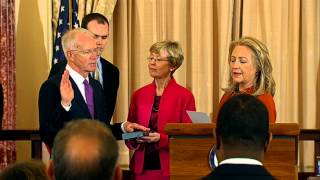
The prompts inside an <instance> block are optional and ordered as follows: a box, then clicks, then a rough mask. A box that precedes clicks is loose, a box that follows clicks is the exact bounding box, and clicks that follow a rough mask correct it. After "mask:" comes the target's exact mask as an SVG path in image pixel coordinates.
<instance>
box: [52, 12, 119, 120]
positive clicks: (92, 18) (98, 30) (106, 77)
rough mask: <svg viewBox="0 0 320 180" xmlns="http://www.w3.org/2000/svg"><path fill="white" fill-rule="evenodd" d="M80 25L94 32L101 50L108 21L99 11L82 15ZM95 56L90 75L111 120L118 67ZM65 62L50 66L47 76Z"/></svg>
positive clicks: (60, 68) (103, 46)
mask: <svg viewBox="0 0 320 180" xmlns="http://www.w3.org/2000/svg"><path fill="white" fill-rule="evenodd" d="M81 27H82V28H85V29H88V30H89V31H90V32H92V33H93V34H94V38H95V39H96V45H97V47H98V48H99V49H100V50H101V53H102V52H103V50H104V48H105V46H106V44H107V40H108V37H109V21H108V19H107V18H106V17H105V16H103V15H102V14H99V13H91V14H87V15H85V16H84V17H83V19H82V22H81ZM101 53H99V56H98V57H97V68H96V71H95V72H91V76H92V77H94V78H95V79H97V80H98V81H99V82H100V83H101V85H102V87H103V91H104V96H105V104H106V112H107V120H108V122H110V121H111V118H112V115H113V112H114V109H115V105H116V100H117V93H118V88H119V69H118V68H117V67H116V66H115V65H113V64H112V63H110V62H108V61H107V60H106V59H104V58H103V57H101V56H100V54H101ZM66 64H67V62H66V61H61V62H59V63H57V64H55V65H54V66H52V68H51V70H50V74H49V78H50V77H51V76H53V75H55V74H57V73H59V72H63V71H64V69H65V67H66Z"/></svg>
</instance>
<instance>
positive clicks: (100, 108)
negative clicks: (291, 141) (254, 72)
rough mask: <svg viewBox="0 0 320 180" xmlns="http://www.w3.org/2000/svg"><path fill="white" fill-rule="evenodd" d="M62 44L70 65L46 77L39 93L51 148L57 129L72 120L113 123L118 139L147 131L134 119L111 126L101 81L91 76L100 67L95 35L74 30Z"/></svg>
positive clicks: (43, 132)
mask: <svg viewBox="0 0 320 180" xmlns="http://www.w3.org/2000/svg"><path fill="white" fill-rule="evenodd" d="M62 46H63V51H64V54H65V56H66V59H67V62H68V63H67V65H66V68H65V70H64V71H63V72H58V73H57V74H55V75H54V76H52V77H51V78H49V79H48V80H46V81H45V82H44V83H43V84H42V86H41V88H40V92H39V120H40V135H41V139H42V140H43V141H44V143H45V144H46V145H47V147H48V149H49V151H50V150H51V148H52V144H53V140H54V138H55V136H56V134H57V132H58V131H59V130H60V129H61V128H62V127H63V126H64V124H65V123H66V122H68V121H71V120H76V119H82V118H89V119H97V120H99V121H101V122H104V123H106V124H107V125H108V126H110V127H111V130H112V132H113V134H114V136H115V137H116V138H117V139H121V134H122V132H123V131H125V132H132V131H133V130H134V129H140V130H143V131H145V130H147V129H146V128H145V127H143V126H140V125H138V124H134V123H130V122H125V123H122V124H120V123H118V124H114V125H110V123H109V121H108V119H107V113H106V111H105V101H104V92H103V89H102V87H101V84H100V83H99V82H98V81H97V80H95V79H93V78H91V77H90V76H89V73H90V72H94V71H95V69H96V67H97V61H96V60H97V56H98V54H99V53H100V48H97V45H96V40H95V39H94V34H92V33H91V32H90V31H88V30H86V29H82V28H78V29H74V30H72V31H69V32H67V33H66V34H65V35H64V36H63V37H62Z"/></svg>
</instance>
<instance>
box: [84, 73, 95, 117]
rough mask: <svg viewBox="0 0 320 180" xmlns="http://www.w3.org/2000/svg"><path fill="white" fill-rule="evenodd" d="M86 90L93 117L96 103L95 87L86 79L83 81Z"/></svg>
mask: <svg viewBox="0 0 320 180" xmlns="http://www.w3.org/2000/svg"><path fill="white" fill-rule="evenodd" d="M83 84H84V92H85V96H86V101H87V106H88V109H89V112H90V115H91V117H92V118H94V103H93V89H92V86H91V85H90V84H89V82H88V81H87V80H86V79H85V80H84V81H83Z"/></svg>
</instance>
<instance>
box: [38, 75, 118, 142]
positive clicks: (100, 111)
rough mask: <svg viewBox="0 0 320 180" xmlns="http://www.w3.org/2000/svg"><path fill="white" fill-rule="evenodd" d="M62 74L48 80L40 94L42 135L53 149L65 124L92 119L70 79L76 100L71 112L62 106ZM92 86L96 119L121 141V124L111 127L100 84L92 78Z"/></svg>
mask: <svg viewBox="0 0 320 180" xmlns="http://www.w3.org/2000/svg"><path fill="white" fill-rule="evenodd" d="M61 76H62V73H58V74H56V75H54V76H52V77H51V78H49V79H48V80H46V81H45V82H44V83H43V84H42V86H41V88H40V92H39V102H38V103H39V104H38V105H39V120H40V135H41V139H42V140H43V142H44V143H45V144H46V145H47V146H48V147H49V148H52V145H53V140H54V137H55V136H56V134H57V133H58V131H59V130H60V129H61V128H62V127H63V126H64V124H65V123H66V122H68V121H71V120H76V119H81V118H89V119H91V116H90V113H89V109H88V107H87V105H86V102H85V100H84V99H83V97H82V95H81V93H80V90H79V88H78V87H77V85H76V84H75V82H74V81H73V79H72V78H71V77H70V81H71V84H72V88H73V90H74V99H73V100H72V102H71V103H72V105H71V108H70V110H69V111H65V109H64V108H63V107H62V105H61V96H60V81H61ZM90 84H91V86H92V88H93V94H94V107H95V119H97V120H99V121H102V122H104V123H106V124H107V125H108V126H109V127H111V130H112V132H113V134H114V136H115V137H116V138H117V139H121V134H122V130H121V124H120V123H118V124H115V125H110V123H109V121H108V119H107V113H106V111H105V102H104V100H103V99H104V98H103V97H104V93H103V89H102V87H101V85H100V83H99V82H98V81H96V80H94V79H92V78H90Z"/></svg>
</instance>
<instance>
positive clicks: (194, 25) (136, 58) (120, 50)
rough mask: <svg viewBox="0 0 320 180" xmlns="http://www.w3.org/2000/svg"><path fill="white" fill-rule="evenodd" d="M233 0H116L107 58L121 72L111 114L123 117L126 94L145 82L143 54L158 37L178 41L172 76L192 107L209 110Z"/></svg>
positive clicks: (228, 34)
mask: <svg viewBox="0 0 320 180" xmlns="http://www.w3.org/2000/svg"><path fill="white" fill-rule="evenodd" d="M232 12H233V1H223V0H221V1H212V0H202V1H198V0H174V1H173V0H132V1H125V0H119V1H118V2H117V6H116V8H115V12H114V18H113V25H114V26H113V38H114V41H113V47H114V49H113V52H114V56H113V61H114V63H115V64H116V65H117V66H118V67H119V69H120V72H121V80H120V82H121V84H120V89H119V92H118V93H119V95H118V101H117V109H116V117H117V119H126V118H127V112H128V106H129V101H130V96H131V94H132V93H133V91H135V90H136V89H138V88H140V87H142V86H143V85H146V84H147V83H150V82H151V81H152V79H151V78H150V76H149V73H148V69H147V62H146V57H147V56H148V55H149V51H148V49H149V47H150V46H151V45H152V44H153V43H155V42H157V41H161V40H175V41H178V42H179V43H180V44H181V46H182V48H183V50H184V55H185V61H184V62H183V65H182V66H181V67H180V68H179V69H178V70H177V71H176V72H175V74H174V77H175V78H176V80H177V81H178V82H179V83H180V84H181V85H183V86H185V87H187V88H188V89H190V90H191V91H192V92H193V94H194V96H195V98H196V103H197V109H198V110H200V111H204V112H206V113H207V114H209V115H211V116H213V114H215V113H216V107H217V104H218V102H219V98H220V95H221V91H220V86H221V84H222V83H224V82H223V81H222V79H223V76H224V74H225V72H226V71H225V67H224V66H225V65H226V64H225V62H226V60H225V58H226V56H227V54H226V53H225V51H226V49H227V48H228V44H229V41H230V38H231V25H232Z"/></svg>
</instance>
